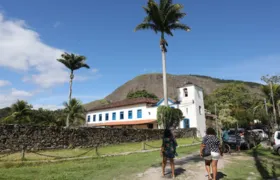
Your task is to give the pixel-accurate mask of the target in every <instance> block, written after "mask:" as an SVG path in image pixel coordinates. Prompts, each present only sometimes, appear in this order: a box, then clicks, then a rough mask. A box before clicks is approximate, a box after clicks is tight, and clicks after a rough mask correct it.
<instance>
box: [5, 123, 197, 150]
mask: <svg viewBox="0 0 280 180" xmlns="http://www.w3.org/2000/svg"><path fill="white" fill-rule="evenodd" d="M162 134H163V130H158V129H115V128H93V127H81V128H76V129H66V128H63V127H55V126H52V127H42V126H19V125H4V126H0V152H10V151H13V152H14V151H20V150H21V149H22V147H26V148H27V150H44V149H63V148H75V147H95V146H106V145H110V144H118V143H125V142H141V141H145V140H157V139H161V137H162ZM174 134H175V136H176V138H182V137H193V135H194V134H196V129H178V130H174Z"/></svg>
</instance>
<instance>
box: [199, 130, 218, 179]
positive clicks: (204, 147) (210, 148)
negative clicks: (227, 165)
mask: <svg viewBox="0 0 280 180" xmlns="http://www.w3.org/2000/svg"><path fill="white" fill-rule="evenodd" d="M200 156H201V157H202V158H204V160H205V169H206V171H207V173H208V179H209V180H210V179H211V180H212V179H213V180H216V179H217V169H218V160H219V158H220V156H223V152H222V150H221V146H220V140H219V139H218V138H217V136H216V132H215V130H214V129H213V128H208V129H207V130H206V135H205V136H204V137H203V141H202V143H201V146H200ZM210 165H211V166H212V173H213V178H212V177H211V171H210Z"/></svg>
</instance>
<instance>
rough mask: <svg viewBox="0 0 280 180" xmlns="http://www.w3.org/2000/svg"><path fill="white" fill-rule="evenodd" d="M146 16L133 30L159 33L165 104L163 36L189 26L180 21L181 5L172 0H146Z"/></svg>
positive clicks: (164, 43) (185, 29) (164, 49)
mask: <svg viewBox="0 0 280 180" xmlns="http://www.w3.org/2000/svg"><path fill="white" fill-rule="evenodd" d="M143 8H144V10H145V12H146V14H147V16H146V17H145V18H144V21H143V22H142V23H141V24H139V25H138V26H136V28H135V29H134V31H138V30H153V31H154V32H155V33H158V32H159V33H160V34H161V36H160V48H161V53H162V74H163V94H164V104H165V105H166V106H167V105H168V102H167V98H168V97H167V82H166V59H165V53H166V52H167V48H166V47H167V46H168V43H167V41H166V39H165V37H164V35H165V34H167V35H170V36H173V33H172V30H178V29H180V30H184V31H190V28H189V27H188V26H187V25H185V24H182V23H180V21H179V20H180V19H182V18H183V17H184V16H185V15H186V14H185V13H183V12H182V9H183V5H181V4H173V3H172V0H160V3H159V4H158V3H157V2H155V1H154V0H148V3H147V6H146V7H143Z"/></svg>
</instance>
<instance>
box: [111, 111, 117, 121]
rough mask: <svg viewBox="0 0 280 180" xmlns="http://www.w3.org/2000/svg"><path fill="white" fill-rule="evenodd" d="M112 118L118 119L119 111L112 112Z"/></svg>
mask: <svg viewBox="0 0 280 180" xmlns="http://www.w3.org/2000/svg"><path fill="white" fill-rule="evenodd" d="M112 120H113V121H115V120H117V113H116V112H112Z"/></svg>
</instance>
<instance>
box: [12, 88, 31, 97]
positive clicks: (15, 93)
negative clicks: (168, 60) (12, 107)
mask: <svg viewBox="0 0 280 180" xmlns="http://www.w3.org/2000/svg"><path fill="white" fill-rule="evenodd" d="M11 95H12V96H13V97H30V96H32V93H30V92H27V91H22V90H17V89H15V88H12V92H11Z"/></svg>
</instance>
